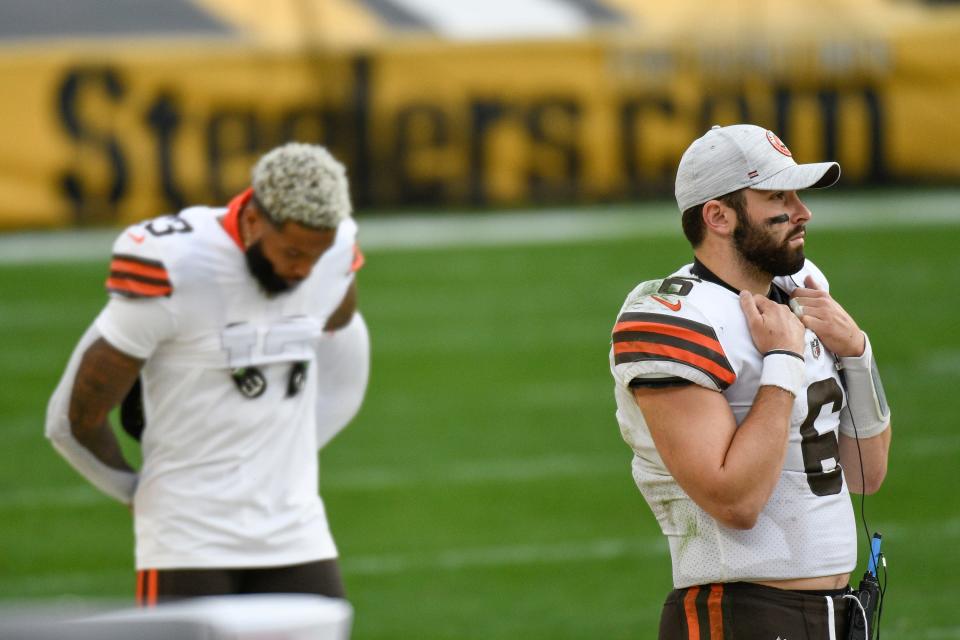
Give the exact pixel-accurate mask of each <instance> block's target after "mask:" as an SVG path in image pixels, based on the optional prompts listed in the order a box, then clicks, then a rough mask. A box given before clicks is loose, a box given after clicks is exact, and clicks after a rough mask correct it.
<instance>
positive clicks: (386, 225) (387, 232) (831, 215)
mask: <svg viewBox="0 0 960 640" xmlns="http://www.w3.org/2000/svg"><path fill="white" fill-rule="evenodd" d="M958 197H960V191H948V190H943V191H918V192H896V193H878V194H857V195H850V196H840V195H836V196H831V195H824V194H817V195H815V196H809V197H808V200H809V202H808V204H809V205H810V207H811V209H812V210H813V212H814V220H813V222H812V223H811V230H812V231H815V230H816V229H817V228H824V229H855V228H864V229H868V228H869V229H874V228H884V227H894V228H897V227H912V226H923V225H956V224H960V208H958V207H956V205H955V203H956V201H957V199H958ZM866 207H869V209H870V213H869V215H865V214H863V213H862V211H863V210H864V209H865V208H866ZM359 222H360V244H361V246H362V247H363V248H364V250H365V251H380V250H411V249H425V248H456V247H496V246H529V245H537V244H562V243H569V242H583V241H590V240H611V239H617V238H653V237H677V238H680V237H681V231H680V220H679V213H678V212H677V211H676V209H675V208H674V206H673V205H672V204H671V203H670V202H667V201H659V202H651V203H642V204H635V205H616V206H607V207H604V206H598V207H592V208H587V207H584V208H582V209H569V208H566V209H552V210H543V211H528V210H527V211H524V210H521V211H510V212H498V213H471V214H420V215H398V216H388V215H384V216H371V217H364V216H363V215H361V216H360V217H359ZM119 231H120V230H119V229H99V230H69V231H47V232H35V231H34V232H17V233H10V234H5V235H0V264H36V263H46V262H77V261H93V262H103V263H106V261H107V256H108V255H109V253H110V247H111V244H112V242H113V239H114V238H115V237H116V236H117V234H118V233H119Z"/></svg>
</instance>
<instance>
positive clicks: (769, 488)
mask: <svg viewBox="0 0 960 640" xmlns="http://www.w3.org/2000/svg"><path fill="white" fill-rule="evenodd" d="M634 397H635V398H636V401H637V404H638V405H639V407H640V410H641V411H642V412H643V416H644V419H645V420H646V422H647V425H648V426H649V428H650V434H651V436H652V437H653V441H654V444H656V447H657V451H658V452H659V453H660V457H661V458H662V459H663V462H664V464H665V465H666V466H667V469H668V470H669V471H670V473H671V475H673V477H674V478H675V479H676V481H677V483H678V484H679V485H680V487H681V488H682V489H683V490H684V491H685V492H686V493H687V495H689V496H690V498H691V499H692V500H693V501H694V502H696V503H697V504H698V505H699V506H700V507H701V508H702V509H703V510H704V511H706V512H707V513H709V514H710V515H711V516H713V517H714V518H716V519H717V520H718V521H719V522H721V523H722V524H723V525H725V526H727V527H731V528H734V529H750V528H752V527H753V526H754V524H756V520H757V516H758V515H759V514H760V511H761V510H762V509H763V507H764V505H766V503H767V500H768V499H769V498H770V494H772V493H773V489H774V487H775V486H776V484H777V480H778V479H779V477H780V470H781V469H782V468H783V461H784V456H785V454H786V445H787V436H788V434H789V427H790V409H791V407H792V406H793V399H794V398H793V395H792V394H790V393H788V392H787V391H784V390H783V389H780V388H779V387H762V388H761V389H760V392H759V393H758V394H757V397H756V400H755V401H754V404H753V407H752V408H751V409H750V413H749V414H748V415H747V417H746V419H745V420H744V421H743V423H742V424H741V425H740V427H739V428H737V423H736V421H735V419H734V416H733V412H732V411H731V410H730V405H728V404H727V401H726V399H725V398H724V397H723V395H721V394H720V393H719V392H717V391H713V390H711V389H706V388H704V387H700V386H697V385H694V384H690V385H687V386H683V387H672V388H665V389H652V388H636V389H634Z"/></svg>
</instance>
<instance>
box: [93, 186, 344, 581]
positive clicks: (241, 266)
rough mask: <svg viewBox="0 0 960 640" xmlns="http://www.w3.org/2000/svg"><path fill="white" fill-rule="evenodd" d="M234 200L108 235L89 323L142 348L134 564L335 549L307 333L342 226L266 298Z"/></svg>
mask: <svg viewBox="0 0 960 640" xmlns="http://www.w3.org/2000/svg"><path fill="white" fill-rule="evenodd" d="M240 204H241V202H240V199H239V198H238V199H237V200H235V201H234V202H233V203H231V207H230V208H229V209H224V208H219V209H213V208H207V207H193V208H189V209H186V210H184V211H182V212H181V213H180V214H179V215H177V216H164V217H160V218H155V219H153V220H149V221H145V222H143V223H140V224H137V225H134V226H132V227H129V228H128V229H126V230H125V231H124V232H123V233H121V234H120V236H119V238H118V239H117V241H116V243H115V244H114V248H113V252H114V253H113V258H112V262H111V266H110V269H111V271H110V277H109V279H108V280H107V288H108V289H109V291H110V293H111V299H110V301H109V303H108V304H107V306H106V307H105V308H104V310H103V311H102V312H101V314H100V315H99V317H98V318H97V320H96V323H95V324H96V328H97V330H98V331H99V332H100V333H101V334H102V335H103V337H104V338H105V339H106V340H107V341H108V342H109V343H110V344H112V345H113V346H114V347H116V348H117V349H120V350H121V351H123V352H124V353H127V354H129V355H131V356H134V357H136V358H141V359H144V360H146V363H145V365H144V367H143V370H142V372H141V377H142V381H143V400H144V415H145V417H146V429H145V430H144V433H143V436H142V443H141V444H142V452H143V465H142V469H141V471H140V479H139V483H138V485H137V490H136V494H135V495H134V509H135V515H136V518H135V527H136V565H137V568H138V569H171V568H178V567H180V568H184V567H185V568H213V567H256V566H279V565H287V564H296V563H303V562H309V561H313V560H319V559H324V558H332V557H336V555H337V551H336V547H335V545H334V541H333V538H332V536H331V533H330V530H329V527H328V524H327V518H326V514H325V511H324V506H323V502H322V501H321V499H320V497H319V495H318V462H317V429H316V398H317V389H316V386H315V384H311V378H312V379H314V380H315V379H316V368H317V360H316V351H315V347H316V344H317V341H318V340H319V339H320V337H321V335H322V332H323V327H324V325H325V323H326V321H327V318H328V317H329V316H330V315H331V313H332V312H333V311H334V310H335V309H336V308H337V307H338V305H339V303H340V302H341V300H342V299H343V297H344V295H345V293H346V292H347V290H348V287H349V285H350V283H351V282H352V280H353V278H354V271H355V269H356V268H357V267H358V262H359V260H356V258H357V256H359V253H358V252H356V248H355V247H356V244H355V243H356V231H357V227H356V223H355V222H354V221H353V220H351V219H347V220H344V221H343V222H342V223H341V224H340V226H339V227H338V229H337V234H336V240H335V242H334V244H333V245H332V247H331V248H330V249H329V250H328V251H327V252H326V253H324V254H323V256H322V257H321V259H320V260H319V262H318V263H317V264H316V265H315V266H314V268H313V270H312V272H311V273H310V275H309V276H308V278H307V279H306V280H304V281H303V282H301V283H300V285H299V286H298V287H296V288H295V289H293V290H292V291H289V292H286V293H283V294H280V295H276V296H273V297H268V296H266V295H265V294H264V293H263V292H262V291H261V289H260V287H259V285H258V283H257V281H256V280H255V279H254V278H253V276H252V275H251V274H250V272H249V270H248V268H247V265H246V262H245V257H244V252H243V250H242V248H241V246H239V245H240V240H239V236H238V234H237V232H236V228H237V226H236V225H237V215H238V210H239V206H240ZM218 217H224V218H225V225H222V224H221V222H220V221H218ZM355 260H356V261H355Z"/></svg>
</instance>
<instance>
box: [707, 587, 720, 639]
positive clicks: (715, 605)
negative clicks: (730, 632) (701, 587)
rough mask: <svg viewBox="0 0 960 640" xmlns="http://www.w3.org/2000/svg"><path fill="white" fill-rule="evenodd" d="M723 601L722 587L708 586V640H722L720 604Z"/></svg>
mask: <svg viewBox="0 0 960 640" xmlns="http://www.w3.org/2000/svg"><path fill="white" fill-rule="evenodd" d="M722 599H723V585H722V584H712V585H710V595H709V596H708V597H707V611H708V613H709V615H710V640H723V610H722V609H721V608H720V602H721V600H722Z"/></svg>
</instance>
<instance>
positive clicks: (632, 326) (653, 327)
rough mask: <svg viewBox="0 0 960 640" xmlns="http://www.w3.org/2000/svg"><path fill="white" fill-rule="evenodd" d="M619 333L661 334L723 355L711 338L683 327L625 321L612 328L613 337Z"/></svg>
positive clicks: (720, 347) (718, 345) (717, 344)
mask: <svg viewBox="0 0 960 640" xmlns="http://www.w3.org/2000/svg"><path fill="white" fill-rule="evenodd" d="M621 331H648V332H650V333H662V334H664V335H668V336H673V337H675V338H681V339H683V340H687V341H689V342H694V343H696V344H699V345H701V346H704V347H707V348H708V349H713V350H714V351H716V352H717V353H719V354H720V355H724V353H723V347H722V346H720V343H719V342H718V341H716V340H714V339H713V338H711V337H709V336H705V335H703V334H702V333H699V332H698V331H694V330H693V329H684V328H683V327H677V326H674V325H672V324H661V323H659V322H642V321H636V320H627V321H626V322H618V323H617V325H616V326H614V327H613V333H614V335H616V334H617V333H620V332H621Z"/></svg>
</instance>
